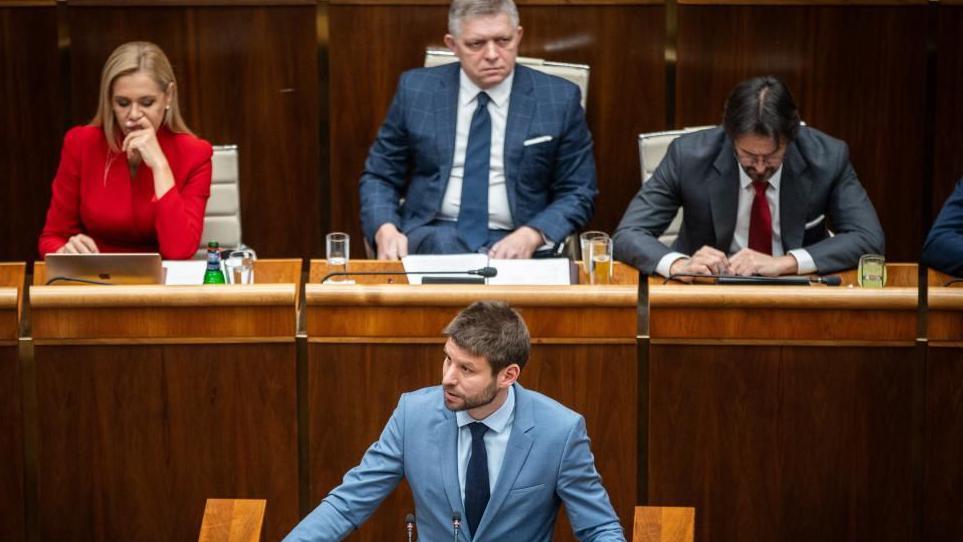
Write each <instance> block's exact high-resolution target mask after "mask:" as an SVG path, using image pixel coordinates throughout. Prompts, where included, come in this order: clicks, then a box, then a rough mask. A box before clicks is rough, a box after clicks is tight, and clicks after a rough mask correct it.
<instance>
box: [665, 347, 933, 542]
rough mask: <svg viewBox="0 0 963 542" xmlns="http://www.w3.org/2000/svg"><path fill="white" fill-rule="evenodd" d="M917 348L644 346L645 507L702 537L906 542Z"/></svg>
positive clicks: (911, 511) (910, 526)
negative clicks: (669, 511) (688, 517)
mask: <svg viewBox="0 0 963 542" xmlns="http://www.w3.org/2000/svg"><path fill="white" fill-rule="evenodd" d="M918 352H919V350H915V349H914V348H912V347H910V348H867V349H862V348H843V347H825V348H820V347H798V346H797V347H781V346H720V345H709V346H682V345H652V346H651V347H650V359H649V388H648V394H649V409H650V410H649V413H650V415H649V437H648V438H649V448H648V450H649V460H650V462H649V467H648V490H649V493H648V497H649V503H650V504H653V505H660V506H692V507H695V509H696V511H697V514H696V540H703V541H705V540H712V541H730V540H731V541H735V540H738V541H740V542H752V541H769V540H782V541H806V542H808V541H812V540H856V539H858V540H892V541H906V540H913V539H914V518H915V517H916V516H915V514H916V513H918V509H917V508H916V505H914V500H913V494H914V477H915V475H914V467H915V465H914V458H913V445H912V442H913V438H914V427H913V396H914V389H913V384H912V383H913V380H914V367H917V366H918V364H920V363H921V362H922V360H921V359H920V356H919V355H917V353H918Z"/></svg>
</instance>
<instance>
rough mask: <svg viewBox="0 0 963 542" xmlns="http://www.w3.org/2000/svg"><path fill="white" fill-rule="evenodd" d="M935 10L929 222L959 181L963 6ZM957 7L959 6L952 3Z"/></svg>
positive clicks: (962, 162) (962, 166)
mask: <svg viewBox="0 0 963 542" xmlns="http://www.w3.org/2000/svg"><path fill="white" fill-rule="evenodd" d="M945 3H946V2H940V5H939V6H938V7H937V9H936V13H937V18H936V21H937V22H936V64H937V67H936V115H935V116H936V134H935V135H936V137H935V138H934V143H935V145H936V150H935V153H934V160H933V218H934V219H935V218H936V214H937V213H938V212H939V210H940V209H941V208H942V207H943V203H944V202H945V201H946V198H948V197H949V195H950V194H951V193H952V192H953V187H954V186H955V185H956V182H957V181H959V180H960V179H961V178H963V153H961V152H960V149H961V148H963V100H960V96H963V5H955V6H949V5H943V4H945ZM954 3H956V4H959V2H954Z"/></svg>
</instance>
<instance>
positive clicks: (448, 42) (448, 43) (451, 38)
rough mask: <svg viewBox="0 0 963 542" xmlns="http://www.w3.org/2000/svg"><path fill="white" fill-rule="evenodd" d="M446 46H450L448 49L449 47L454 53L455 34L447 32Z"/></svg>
mask: <svg viewBox="0 0 963 542" xmlns="http://www.w3.org/2000/svg"><path fill="white" fill-rule="evenodd" d="M445 47H448V49H449V50H450V51H451V52H453V53H455V52H456V51H455V36H452V35H451V34H445Z"/></svg>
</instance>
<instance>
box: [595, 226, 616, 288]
mask: <svg viewBox="0 0 963 542" xmlns="http://www.w3.org/2000/svg"><path fill="white" fill-rule="evenodd" d="M589 255H590V257H591V262H592V265H591V272H590V273H589V283H590V284H611V283H612V239H611V238H609V236H608V235H606V236H605V237H599V238H596V239H592V241H591V242H590V243H589Z"/></svg>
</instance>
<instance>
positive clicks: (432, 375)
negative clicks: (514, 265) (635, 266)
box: [305, 261, 639, 541]
mask: <svg viewBox="0 0 963 542" xmlns="http://www.w3.org/2000/svg"><path fill="white" fill-rule="evenodd" d="M323 265H324V263H323V262H320V261H318V262H313V265H312V276H313V275H315V274H318V273H320V272H321V271H322V270H323ZM379 288H381V289H382V290H380V291H381V293H382V295H380V296H379V295H374V292H375V291H376V290H378V289H379ZM589 289H593V287H580V286H571V287H567V288H565V287H563V288H555V290H556V291H555V292H554V293H553V292H544V293H542V295H539V296H532V295H527V294H526V291H525V288H511V287H502V288H496V287H491V286H487V287H486V286H474V287H472V286H465V287H463V288H449V290H450V292H451V293H450V295H449V296H448V299H444V298H439V297H438V296H436V295H435V293H434V292H433V291H432V289H431V288H430V287H426V286H418V287H414V286H405V285H384V286H378V285H356V286H351V285H339V286H328V285H316V284H311V285H309V286H308V292H307V296H306V304H307V311H308V312H307V315H306V318H305V326H306V328H307V331H308V381H307V386H308V392H307V393H308V413H309V424H308V425H309V428H308V450H309V461H308V464H309V473H310V474H309V476H310V499H311V506H315V505H316V504H317V503H318V502H319V501H320V500H321V499H322V498H323V497H324V495H325V494H326V493H327V492H328V491H330V490H331V489H333V488H334V487H335V486H336V485H337V484H338V482H339V481H340V480H341V477H342V476H343V474H344V472H345V471H346V470H347V469H349V468H350V467H352V466H354V465H356V464H357V463H358V461H359V460H360V458H361V456H362V454H363V453H364V451H365V450H366V449H367V447H368V446H369V445H370V444H371V443H372V442H373V441H374V440H376V439H377V438H378V435H380V434H381V431H382V429H383V427H384V424H385V422H386V421H387V420H388V417H389V416H390V415H391V412H392V410H393V408H394V406H395V405H396V404H397V401H398V396H399V395H400V394H401V393H403V392H405V391H409V390H412V389H417V388H421V387H424V386H432V385H437V384H438V383H439V374H440V363H441V361H442V356H441V347H442V345H443V343H444V338H443V337H442V336H441V330H442V328H443V327H444V326H445V325H446V324H447V323H448V321H450V319H451V318H452V317H454V315H455V314H456V313H457V312H458V311H459V310H460V309H461V308H463V307H464V306H466V305H468V304H469V303H470V302H471V301H474V300H477V299H492V298H495V299H504V300H506V301H508V302H510V303H511V304H512V305H513V306H514V307H515V308H516V309H518V310H519V312H520V313H521V314H522V316H523V317H524V318H525V320H526V322H527V324H528V327H529V331H530V333H531V336H532V343H533V348H532V358H531V360H530V361H529V365H528V366H526V368H525V369H524V371H523V376H522V378H521V379H520V380H521V383H522V384H523V385H524V386H526V387H528V388H531V389H535V390H538V391H541V392H543V393H546V394H547V395H549V396H551V397H553V398H554V399H556V400H558V401H560V402H562V403H563V404H565V405H567V406H568V407H570V408H572V409H574V410H576V411H578V412H580V413H581V414H582V415H583V416H584V417H585V419H586V424H587V426H588V431H589V435H590V436H591V438H592V449H593V451H594V453H595V457H596V464H597V466H598V468H599V471H600V472H601V474H602V477H603V482H604V484H605V487H606V489H607V490H608V492H609V494H610V496H611V498H612V501H613V505H614V506H615V508H616V511H617V512H618V513H619V515H620V517H621V518H622V523H623V525H624V526H625V527H626V530H627V531H630V526H631V519H632V510H633V507H634V505H635V501H636V489H637V487H636V486H637V455H636V454H637V445H636V439H637V435H638V423H639V420H638V414H637V407H638V405H637V402H638V393H639V392H638V389H637V382H638V363H637V359H636V345H635V338H634V336H635V312H636V304H635V296H634V290H635V288H634V287H626V286H611V287H610V289H611V290H613V291H614V292H616V295H617V296H618V300H619V302H618V303H601V304H599V305H598V306H594V305H593V304H592V303H591V302H590V301H589V300H586V299H583V298H581V297H579V296H578V295H575V297H572V296H571V295H569V294H571V293H572V292H576V294H577V293H578V292H580V291H583V290H584V291H587V290H589ZM352 290H354V291H355V293H354V294H352V293H351V291H352ZM389 290H392V291H389ZM623 290H625V291H624V292H623ZM365 292H367V293H371V294H372V295H371V296H370V297H368V298H364V295H365ZM352 295H361V296H362V297H361V298H352V297H351V296H352ZM338 296H348V297H347V298H344V299H345V301H344V302H343V303H329V301H331V299H334V298H335V297H338ZM419 296H421V297H422V300H421V302H420V303H419V302H418V299H417V298H418V297H419ZM352 299H353V301H352ZM356 308H357V309H358V311H360V310H361V309H363V310H364V311H366V317H365V316H364V314H362V313H361V312H358V311H355V312H351V313H348V312H346V311H348V310H352V309H356ZM577 316H581V318H582V320H583V321H582V322H581V323H579V324H576V317H577ZM392 321H395V322H396V323H395V324H392V323H391V322H392ZM346 322H351V323H352V325H349V326H347V327H345V326H344V324H345V323H346ZM371 322H377V323H375V324H372V323H371ZM614 382H618V385H613V384H612V383H614ZM359 401H363V402H364V405H365V408H363V409H362V408H357V405H358V404H359V403H358V402H359ZM413 508H414V504H413V502H412V499H411V496H410V492H409V490H408V489H407V487H406V486H405V485H404V484H402V489H401V490H400V491H396V492H394V494H393V495H392V496H390V497H389V498H388V499H387V500H386V501H385V502H384V503H383V504H382V505H381V507H380V508H379V510H378V511H377V512H376V513H375V515H374V516H373V517H372V518H371V519H370V520H369V521H368V522H367V523H366V524H365V525H364V526H363V527H362V528H361V530H360V531H359V533H358V534H357V535H353V536H352V538H351V539H352V540H366V541H368V540H370V541H375V540H377V541H381V540H388V539H390V538H391V537H392V536H394V534H393V533H397V532H398V531H397V529H398V527H397V526H398V525H400V524H401V520H402V519H403V518H404V516H405V514H406V513H407V512H409V511H411V510H412V509H413ZM629 534H630V535H631V533H629ZM556 535H557V536H558V538H557V539H559V540H566V541H567V540H571V539H572V538H571V536H572V535H571V529H570V527H569V525H568V522H567V520H565V519H564V518H563V519H562V520H561V521H560V522H559V525H558V526H557V528H556Z"/></svg>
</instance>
